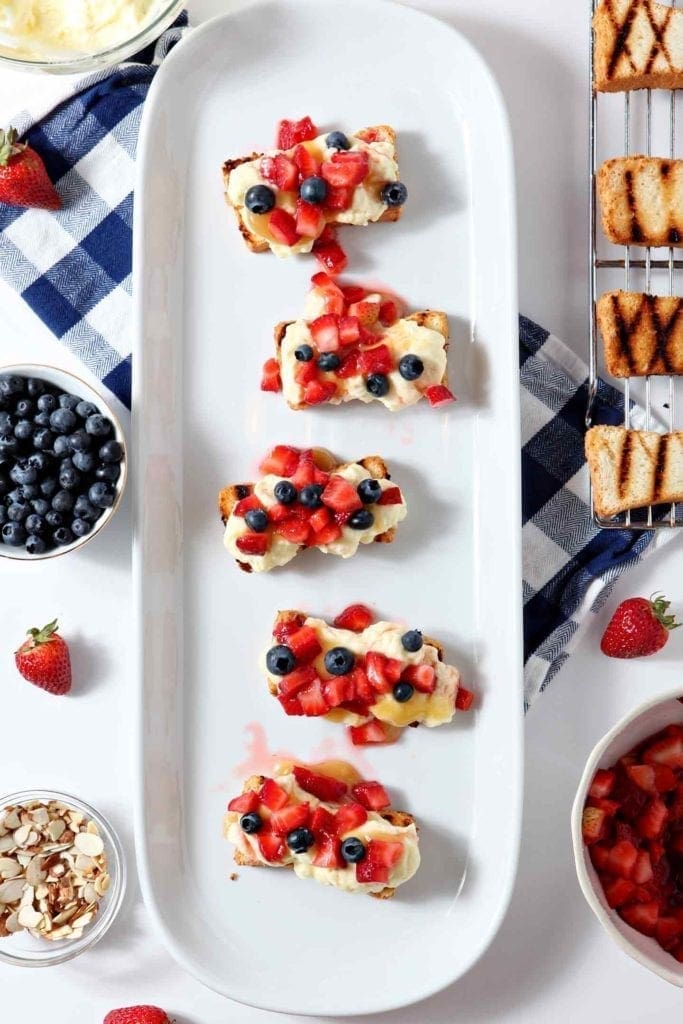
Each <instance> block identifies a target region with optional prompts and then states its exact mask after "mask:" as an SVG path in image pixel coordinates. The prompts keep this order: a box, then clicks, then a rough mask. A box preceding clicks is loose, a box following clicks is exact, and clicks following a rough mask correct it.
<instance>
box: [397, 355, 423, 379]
mask: <svg viewBox="0 0 683 1024" xmlns="http://www.w3.org/2000/svg"><path fill="white" fill-rule="evenodd" d="M424 369H425V364H424V363H423V362H422V360H421V359H420V357H419V356H415V355H413V354H412V352H409V353H408V354H407V355H405V356H403V357H402V358H401V360H400V362H399V364H398V372H399V373H400V374H401V376H402V377H403V379H404V380H417V379H418V377H421V376H422V374H423V373H424Z"/></svg>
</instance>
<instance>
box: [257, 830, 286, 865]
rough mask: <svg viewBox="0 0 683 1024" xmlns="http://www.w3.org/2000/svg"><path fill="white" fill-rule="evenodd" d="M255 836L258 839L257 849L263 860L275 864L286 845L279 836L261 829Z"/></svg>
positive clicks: (280, 858) (279, 859)
mask: <svg viewBox="0 0 683 1024" xmlns="http://www.w3.org/2000/svg"><path fill="white" fill-rule="evenodd" d="M256 838H257V839H258V845H259V849H260V851H261V856H262V857H263V859H264V860H267V861H270V862H271V863H275V864H277V862H278V861H281V860H282V858H283V856H284V854H285V850H286V846H285V841H284V839H282V837H281V836H276V835H273V833H272V832H267V831H266V830H265V829H262V830H261V831H260V832H259V833H258V835H257V837H256Z"/></svg>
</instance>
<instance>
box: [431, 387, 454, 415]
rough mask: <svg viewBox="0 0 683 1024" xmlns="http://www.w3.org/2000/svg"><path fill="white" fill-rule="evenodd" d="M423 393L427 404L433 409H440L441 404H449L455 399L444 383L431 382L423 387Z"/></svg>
mask: <svg viewBox="0 0 683 1024" xmlns="http://www.w3.org/2000/svg"><path fill="white" fill-rule="evenodd" d="M425 395H426V396H427V401H428V402H429V404H430V405H431V406H433V407H434V408H435V409H440V408H441V406H442V405H450V403H451V402H454V401H455V395H454V394H453V392H452V391H449V390H448V388H447V387H446V385H445V384H431V385H430V386H429V387H428V388H425Z"/></svg>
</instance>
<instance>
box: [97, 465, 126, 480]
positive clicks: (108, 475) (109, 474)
mask: <svg viewBox="0 0 683 1024" xmlns="http://www.w3.org/2000/svg"><path fill="white" fill-rule="evenodd" d="M95 476H96V477H97V479H98V480H108V481H109V483H110V484H113V483H116V481H117V480H118V478H119V477H120V476H121V467H120V466H119V464H118V463H117V462H106V463H104V464H103V465H101V466H98V467H97V469H96V470H95Z"/></svg>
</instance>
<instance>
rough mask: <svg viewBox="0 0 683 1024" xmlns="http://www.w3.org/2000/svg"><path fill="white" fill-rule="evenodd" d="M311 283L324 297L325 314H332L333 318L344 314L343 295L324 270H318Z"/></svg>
mask: <svg viewBox="0 0 683 1024" xmlns="http://www.w3.org/2000/svg"><path fill="white" fill-rule="evenodd" d="M311 283H312V284H313V285H314V287H315V288H317V289H318V291H320V292H322V293H323V295H324V296H325V306H326V312H327V313H332V314H333V315H334V316H341V314H342V313H343V312H344V295H343V293H342V290H341V288H339V287H338V286H337V285H336V284H335V283H334V281H333V280H332V278H331V277H330V275H329V274H326V273H325V271H324V270H320V271H318V273H317V274H314V275H313V277H312V278H311Z"/></svg>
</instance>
